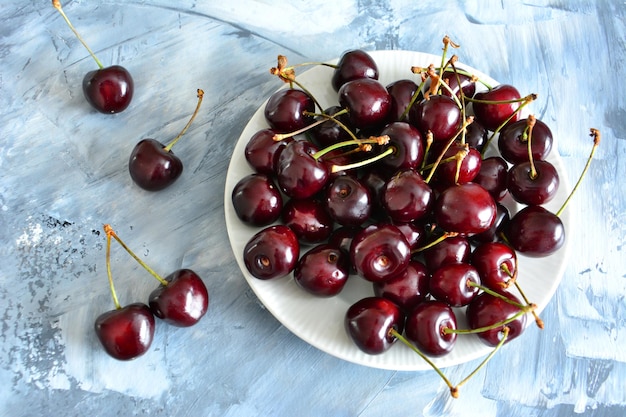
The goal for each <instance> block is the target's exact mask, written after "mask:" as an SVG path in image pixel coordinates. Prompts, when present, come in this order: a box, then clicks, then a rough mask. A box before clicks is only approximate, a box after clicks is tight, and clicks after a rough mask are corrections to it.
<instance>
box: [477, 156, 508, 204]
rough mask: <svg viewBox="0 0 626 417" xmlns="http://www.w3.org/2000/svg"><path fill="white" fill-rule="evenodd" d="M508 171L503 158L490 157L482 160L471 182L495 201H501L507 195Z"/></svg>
mask: <svg viewBox="0 0 626 417" xmlns="http://www.w3.org/2000/svg"><path fill="white" fill-rule="evenodd" d="M508 170H509V166H508V164H507V163H506V161H505V160H504V158H502V157H500V156H491V157H488V158H485V159H483V160H482V163H481V165H480V170H479V171H478V174H477V175H476V177H474V179H473V180H472V181H473V182H475V183H476V184H478V185H480V186H482V187H483V188H484V189H485V190H487V191H489V194H491V196H492V197H493V199H494V200H495V201H501V200H502V199H503V198H504V197H506V195H507V193H508V189H507V187H506V181H507V172H508Z"/></svg>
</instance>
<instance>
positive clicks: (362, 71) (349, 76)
mask: <svg viewBox="0 0 626 417" xmlns="http://www.w3.org/2000/svg"><path fill="white" fill-rule="evenodd" d="M360 78H371V79H374V80H377V79H378V66H377V65H376V61H374V59H373V58H372V57H371V56H370V54H368V53H367V52H365V51H363V50H360V49H355V50H351V51H347V52H344V53H343V54H342V55H341V58H339V61H338V62H337V66H336V68H335V70H334V71H333V75H332V78H331V81H330V82H331V85H332V87H333V88H334V90H335V91H339V89H340V88H341V86H343V85H344V84H345V83H347V82H348V81H352V80H356V79H360Z"/></svg>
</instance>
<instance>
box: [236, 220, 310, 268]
mask: <svg viewBox="0 0 626 417" xmlns="http://www.w3.org/2000/svg"><path fill="white" fill-rule="evenodd" d="M299 256H300V244H299V243H298V238H297V237H296V235H295V233H294V232H293V231H292V230H291V229H290V228H289V227H287V226H285V225H275V226H268V227H266V228H265V229H262V230H260V231H259V232H257V233H256V234H255V235H254V236H252V237H251V238H250V240H249V241H248V243H246V246H245V247H244V250H243V261H244V264H245V266H246V269H247V270H248V272H250V274H252V276H254V277H256V278H259V279H263V280H266V279H272V278H280V277H284V276H285V275H287V274H289V273H290V272H291V271H293V269H294V268H295V266H296V262H297V261H298V257H299Z"/></svg>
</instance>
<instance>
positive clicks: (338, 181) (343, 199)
mask: <svg viewBox="0 0 626 417" xmlns="http://www.w3.org/2000/svg"><path fill="white" fill-rule="evenodd" d="M325 197H326V200H325V206H326V211H327V212H328V214H330V217H332V218H333V220H335V221H336V222H337V223H339V224H340V225H343V226H359V225H361V224H363V223H365V221H366V220H367V219H368V218H369V217H370V213H371V211H372V197H371V194H370V191H369V189H368V188H367V186H366V185H365V184H363V183H362V182H361V181H360V180H359V179H357V178H355V177H353V176H350V175H341V176H338V177H336V178H335V179H333V180H332V181H331V182H330V184H328V187H327V188H326V194H325Z"/></svg>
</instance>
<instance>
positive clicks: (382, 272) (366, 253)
mask: <svg viewBox="0 0 626 417" xmlns="http://www.w3.org/2000/svg"><path fill="white" fill-rule="evenodd" d="M410 256H411V248H410V246H409V244H408V242H407V241H406V238H405V237H404V235H403V234H402V232H401V231H400V230H399V229H398V228H397V227H396V226H394V225H392V224H373V225H370V226H368V227H366V228H364V229H363V230H361V231H360V232H359V233H358V234H357V235H356V236H354V238H353V239H352V243H351V245H350V261H351V263H352V265H353V266H354V268H355V270H356V272H357V273H358V274H359V275H360V276H361V277H362V278H364V279H365V280H367V281H371V282H381V281H385V280H387V279H389V278H391V277H392V276H394V275H396V274H399V273H400V272H402V271H403V270H404V269H405V268H406V267H407V265H408V264H409V261H410Z"/></svg>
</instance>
